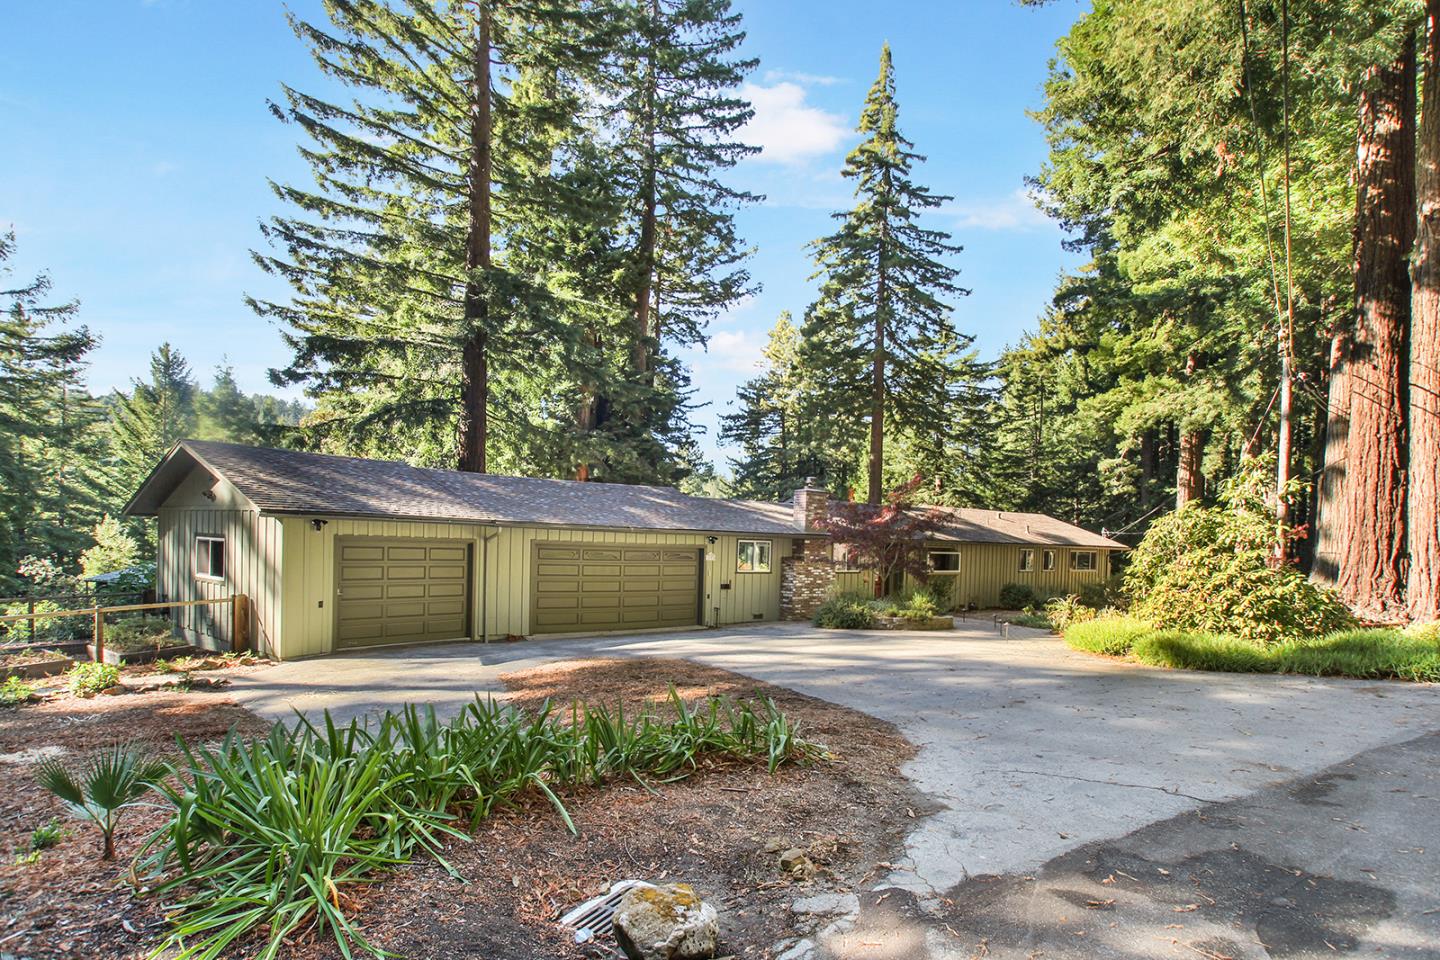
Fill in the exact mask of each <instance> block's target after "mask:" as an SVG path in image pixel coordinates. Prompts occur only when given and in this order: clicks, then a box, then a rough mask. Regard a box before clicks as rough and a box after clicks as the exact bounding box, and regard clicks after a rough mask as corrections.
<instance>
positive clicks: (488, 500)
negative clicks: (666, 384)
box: [126, 440, 1126, 549]
mask: <svg viewBox="0 0 1440 960" xmlns="http://www.w3.org/2000/svg"><path fill="white" fill-rule="evenodd" d="M196 463H198V464H199V465H201V466H202V467H204V468H206V469H208V470H209V471H210V472H212V473H214V474H216V475H218V476H221V477H224V478H225V479H226V480H228V481H229V482H230V483H232V484H233V485H234V486H235V488H236V489H237V490H239V491H240V493H241V494H243V495H244V496H245V497H246V498H247V499H248V500H250V502H251V503H253V504H254V505H255V506H256V508H257V509H259V510H260V511H261V512H262V513H270V514H292V515H293V514H302V515H306V516H319V517H323V516H350V517H384V518H389V519H395V520H436V521H461V522H472V523H487V522H491V523H503V524H544V525H554V526H575V527H602V528H615V529H622V530H687V531H695V532H701V533H737V534H762V535H771V536H795V535H798V534H799V533H800V531H798V530H796V528H795V526H794V522H793V520H792V517H793V512H792V510H791V506H790V504H788V503H763V502H760V501H756V500H719V499H713V498H710V497H692V496H688V495H687V494H684V493H681V492H680V491H679V490H676V489H674V488H673V487H654V486H640V485H631V484H620V483H580V482H577V481H574V480H548V479H541V478H535V477H506V476H500V475H498V474H493V473H461V472H459V471H456V470H433V469H426V468H423V467H412V466H410V465H409V464H406V463H398V462H394V461H389V460H366V459H361V458H359V457H337V456H332V455H330V454H322V453H305V452H302V451H297V450H274V449H270V448H267V447H250V446H245V445H243V444H238V443H219V442H216V441H210V440H185V441H182V442H181V443H180V444H179V445H178V446H177V447H176V449H175V450H174V451H172V452H171V454H170V456H168V457H167V458H166V459H165V460H164V461H163V462H162V463H161V464H160V465H159V466H158V467H157V468H156V469H155V472H154V473H153V474H151V476H150V478H149V479H148V480H146V482H145V485H144V486H143V487H141V489H140V491H139V492H138V493H136V495H135V497H134V499H133V500H131V502H130V504H129V506H128V507H127V508H126V512H127V513H131V514H134V515H139V516H153V515H154V514H155V513H156V511H157V510H158V509H159V507H160V505H161V504H162V503H163V502H164V501H165V500H166V499H167V498H168V497H169V496H170V494H171V493H172V492H173V491H174V490H175V487H176V486H177V485H178V484H179V483H180V481H181V480H183V479H184V477H185V475H186V474H188V473H189V472H190V470H191V469H192V465H193V464H196ZM926 509H938V510H940V511H941V512H942V513H943V514H944V517H945V519H944V520H943V522H942V523H941V524H940V527H939V529H938V530H936V532H935V533H933V534H932V539H934V540H941V541H944V540H949V541H954V542H957V543H1017V544H1037V545H1049V546H1075V547H1109V548H1118V549H1126V548H1125V545H1124V544H1121V543H1117V542H1115V541H1113V540H1109V539H1107V538H1105V537H1102V536H1100V535H1099V534H1097V533H1091V532H1090V531H1088V530H1085V529H1082V528H1081V527H1077V526H1075V525H1074V524H1070V523H1065V522H1064V521H1063V520H1057V519H1055V518H1054V517H1048V516H1046V515H1044V514H1041V513H1007V512H1000V511H995V510H976V509H968V508H963V507H941V508H926ZM813 535H815V534H814V533H813V532H812V536H813ZM821 535H823V534H821Z"/></svg>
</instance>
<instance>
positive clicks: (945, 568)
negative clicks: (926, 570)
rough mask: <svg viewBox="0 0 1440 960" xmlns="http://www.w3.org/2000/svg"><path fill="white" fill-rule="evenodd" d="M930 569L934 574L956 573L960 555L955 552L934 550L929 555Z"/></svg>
mask: <svg viewBox="0 0 1440 960" xmlns="http://www.w3.org/2000/svg"><path fill="white" fill-rule="evenodd" d="M930 569H931V570H933V571H935V572H936V573H958V572H959V570H960V554H959V552H958V551H955V550H936V551H935V552H934V553H932V554H930Z"/></svg>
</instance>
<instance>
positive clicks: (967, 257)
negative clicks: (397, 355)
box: [0, 0, 1084, 467]
mask: <svg viewBox="0 0 1440 960" xmlns="http://www.w3.org/2000/svg"><path fill="white" fill-rule="evenodd" d="M292 6H293V8H294V9H296V10H297V11H298V12H300V13H302V14H304V15H311V14H315V13H316V11H317V8H318V6H319V4H318V2H311V0H296V2H295V3H293V4H292ZM737 6H738V8H739V9H740V10H741V11H742V12H743V13H744V15H745V25H746V29H747V31H748V33H749V37H748V40H747V52H748V53H749V54H750V55H752V56H756V57H759V58H760V66H759V68H758V69H757V70H756V71H755V73H754V74H753V75H752V76H751V78H750V81H749V84H748V87H747V93H748V95H749V96H750V97H751V99H752V101H753V102H754V104H755V106H756V111H757V115H756V119H755V121H754V123H753V124H752V126H751V128H750V129H749V130H747V131H746V139H747V140H748V141H749V142H752V143H756V144H758V145H760V146H762V147H763V148H764V152H762V153H761V154H760V155H759V156H758V157H756V158H754V159H751V160H747V161H746V162H745V163H744V164H742V165H741V167H739V168H737V169H736V170H735V171H734V172H733V180H734V182H735V183H737V184H738V185H741V186H743V187H746V188H748V189H750V190H753V191H755V192H758V193H764V194H766V195H767V196H768V199H767V201H766V202H765V203H764V204H762V205H759V206H756V207H752V208H750V209H748V210H746V211H744V212H743V213H742V214H741V216H740V226H741V230H742V234H743V236H744V237H745V239H746V240H747V241H748V242H749V243H750V244H751V245H753V246H754V247H756V248H757V249H756V254H755V257H754V259H753V261H752V263H751V265H750V266H751V271H752V273H753V274H754V276H755V279H756V280H757V281H758V282H759V283H760V284H762V285H763V289H762V291H761V292H760V293H758V294H757V295H756V296H755V297H753V298H752V299H750V300H748V301H746V302H745V303H742V304H739V305H737V306H736V308H735V309H733V310H732V311H731V312H730V313H729V314H727V315H726V316H724V317H722V318H721V319H720V320H719V321H718V322H717V323H716V324H715V325H714V326H713V328H712V330H711V343H710V349H709V351H708V353H707V354H704V355H698V356H694V357H691V358H690V359H691V360H692V366H693V368H694V380H695V386H696V387H697V388H698V394H697V398H696V399H697V400H698V401H700V402H702V403H706V404H708V406H707V407H705V408H704V409H702V410H700V411H698V412H697V415H696V418H695V419H696V421H697V422H698V423H700V424H701V425H703V426H705V427H707V428H708V430H709V433H708V436H707V438H706V441H705V445H706V449H707V450H708V451H709V452H710V453H711V455H712V456H716V457H717V459H718V462H719V464H720V465H721V466H722V467H723V466H724V454H725V453H726V451H723V450H719V449H717V447H716V445H715V435H714V434H715V419H716V416H717V415H718V414H719V413H720V412H722V411H723V410H724V408H725V405H726V404H727V402H728V401H730V400H731V399H732V398H733V396H734V390H735V387H736V385H737V384H739V383H740V382H742V381H743V380H744V379H746V378H747V377H749V376H753V375H754V372H755V363H756V359H757V358H758V356H759V352H760V349H761V348H762V347H763V346H764V343H765V336H766V332H767V331H768V329H769V327H770V325H771V324H772V323H773V322H774V319H775V316H776V315H777V314H778V313H779V312H780V311H781V310H786V309H788V310H791V311H793V312H794V313H795V314H797V315H798V314H799V313H800V312H801V311H803V310H804V308H805V306H806V304H807V303H808V302H809V300H810V299H811V295H812V291H813V286H812V284H811V282H810V281H809V279H808V277H809V275H810V272H811V267H810V263H809V260H808V259H807V257H806V255H805V251H804V245H805V244H806V243H807V242H808V241H810V240H812V239H814V238H815V237H817V236H820V235H822V234H824V233H826V232H828V231H829V230H830V229H831V220H830V213H831V212H832V211H834V210H838V209H843V208H844V207H846V206H847V205H848V204H849V201H850V189H849V185H848V184H847V183H846V182H845V181H844V180H843V179H842V178H841V177H840V176H839V171H840V166H841V162H842V160H843V159H844V156H845V153H846V152H847V151H848V149H849V148H850V147H851V146H852V145H853V144H854V142H855V139H856V138H855V136H854V134H853V127H854V125H855V121H856V118H857V116H858V113H859V108H860V104H861V101H862V99H863V98H864V95H865V92H866V90H867V89H868V88H869V85H870V83H871V81H872V80H873V79H874V76H875V72H876V66H877V60H878V57H879V51H880V46H881V43H882V42H883V41H885V40H888V41H889V42H890V44H891V47H892V50H893V53H894V58H895V68H896V79H897V85H898V89H899V99H900V108H901V113H900V119H901V125H902V129H903V130H904V131H905V133H906V134H907V135H908V136H909V137H910V139H912V140H913V141H915V143H916V147H917V149H918V150H919V151H920V152H921V153H923V154H925V155H927V156H928V158H929V160H928V162H927V163H926V164H925V165H924V166H923V167H922V168H921V170H920V172H919V179H920V180H921V182H923V183H926V184H928V185H929V186H930V187H931V188H932V189H933V190H935V191H936V192H937V193H945V194H951V195H953V196H954V198H955V199H954V201H953V202H951V203H950V204H949V205H947V207H946V208H945V209H944V210H943V211H939V212H936V213H935V214H934V216H933V218H932V220H931V225H932V226H935V227H938V228H942V229H947V230H950V231H951V232H952V233H953V234H954V236H955V238H956V241H957V242H959V243H961V244H963V245H964V247H965V250H964V252H963V253H961V254H960V255H959V256H958V257H957V258H956V265H957V266H958V267H959V268H960V269H961V282H962V283H964V284H965V285H966V286H968V287H971V288H972V289H973V290H974V293H973V295H972V296H970V297H968V298H965V299H964V300H962V301H961V302H959V303H958V304H957V305H956V312H955V319H956V323H957V326H958V327H959V328H960V329H961V330H962V331H964V332H966V333H970V334H973V335H974V336H975V337H976V338H977V344H978V346H979V347H980V350H981V352H982V354H983V355H984V356H986V357H993V356H994V355H995V354H997V353H998V352H999V351H1000V350H1001V349H1002V348H1003V347H1004V346H1005V344H1007V343H1010V342H1013V341H1014V340H1016V339H1017V337H1018V336H1019V335H1020V333H1021V332H1022V331H1023V330H1025V329H1027V328H1030V327H1032V326H1033V325H1034V322H1035V319H1036V317H1037V316H1038V315H1039V313H1040V311H1041V310H1042V309H1043V307H1044V305H1045V303H1046V302H1047V300H1048V298H1049V295H1050V292H1051V290H1052V288H1053V286H1054V281H1055V278H1056V276H1057V275H1058V274H1059V272H1060V271H1062V270H1063V269H1066V268H1067V267H1071V266H1073V265H1074V264H1075V258H1074V257H1073V256H1072V255H1069V254H1066V253H1065V252H1064V251H1062V250H1061V247H1060V240H1061V235H1060V233H1059V231H1058V230H1057V229H1056V228H1055V227H1054V226H1053V225H1051V224H1050V223H1048V222H1047V221H1046V220H1045V219H1044V218H1043V217H1042V216H1041V215H1040V214H1039V213H1037V212H1036V211H1035V210H1034V208H1033V207H1032V206H1031V205H1030V203H1029V202H1028V200H1027V199H1026V198H1025V195H1024V177H1025V176H1026V175H1027V174H1030V173H1033V172H1034V171H1035V170H1037V169H1038V167H1039V165H1040V163H1041V161H1042V159H1043V158H1044V153H1045V150H1044V141H1043V138H1042V136H1041V132H1040V129H1039V127H1038V126H1037V125H1036V124H1035V122H1034V121H1033V120H1031V119H1029V118H1028V117H1027V116H1026V114H1025V111H1026V110H1027V109H1033V108H1035V107H1037V106H1038V105H1039V104H1040V87H1041V83H1042V82H1043V80H1044V77H1045V71H1046V64H1047V62H1048V60H1049V59H1050V57H1051V56H1052V53H1053V50H1054V43H1055V40H1056V38H1058V37H1059V36H1060V35H1061V34H1063V33H1064V32H1065V31H1066V29H1068V27H1069V25H1070V23H1071V22H1072V21H1073V20H1074V19H1075V18H1076V17H1077V16H1078V15H1079V14H1080V13H1081V12H1082V11H1083V9H1084V4H1083V3H1082V2H1080V0H1058V2H1056V3H1053V4H1050V5H1047V6H1045V7H1042V8H1039V9H1033V8H1021V7H1020V6H1019V5H1018V4H1017V3H1016V2H1015V0H923V2H922V0H899V2H892V3H890V4H888V5H880V4H875V3H873V2H860V0H803V2H802V0H737ZM877 9H883V10H885V11H886V12H884V13H883V14H877V12H876V10H877ZM0 35H3V36H6V37H7V38H9V42H7V44H6V49H5V54H4V56H3V57H0V120H3V125H4V129H5V131H6V138H5V140H6V144H5V148H4V149H3V150H0V228H5V227H7V226H11V225H13V227H14V228H15V230H16V232H17V234H18V240H19V256H18V257H17V258H16V261H15V263H14V265H15V266H16V268H17V272H18V273H19V274H20V276H22V277H24V276H27V275H28V274H31V273H34V272H37V271H39V270H42V269H44V270H48V271H49V272H50V274H51V276H52V279H53V280H54V283H55V289H56V292H57V294H58V295H59V296H62V297H65V298H72V297H73V298H76V299H79V300H80V301H81V307H82V309H81V317H82V318H83V322H84V323H86V324H88V325H89V326H90V327H91V329H92V330H94V331H96V332H98V333H99V334H100V335H101V336H102V338H103V344H102V346H101V347H100V349H99V350H98V351H97V352H96V354H95V356H94V362H93V364H92V366H91V369H90V383H91V386H92V388H93V389H95V390H97V391H102V390H108V389H111V388H114V387H121V386H125V385H126V384H128V382H129V380H130V379H131V378H132V377H135V376H139V375H141V374H142V373H143V371H144V367H145V363H146V358H147V356H148V355H149V352H150V351H151V350H152V349H153V348H154V347H155V346H156V345H158V344H159V343H160V342H161V341H164V340H169V341H170V342H171V343H173V344H175V345H176V347H178V348H179V350H180V351H181V352H182V353H183V354H184V355H185V356H186V357H187V358H188V359H189V360H190V361H191V364H192V365H193V366H194V367H195V369H196V371H197V372H198V373H200V374H201V375H202V377H204V378H207V379H208V376H209V373H210V370H211V369H212V368H213V367H214V366H215V365H216V364H218V363H220V362H221V360H222V358H228V360H229V362H230V363H232V364H233V365H234V367H235V371H236V375H237V377H238V378H239V380H240V382H241V385H242V387H243V388H245V389H248V390H267V391H268V390H271V389H272V388H271V387H270V385H269V383H268V381H267V379H266V371H267V370H268V369H269V368H271V367H275V366H279V365H282V364H283V363H284V362H285V361H286V359H287V353H286V350H285V347H284V345H283V344H282V343H281V341H280V337H279V335H278V333H277V332H276V330H275V329H274V328H273V327H271V326H270V325H269V324H268V323H267V322H266V321H264V320H261V319H259V318H257V317H255V316H254V315H253V314H252V313H251V312H250V311H249V310H248V308H246V306H245V305H244V303H243V302H242V299H241V298H242V295H243V294H245V293H250V294H255V295H260V296H271V297H275V296H281V295H283V293H284V291H283V290H281V289H280V288H279V287H278V285H277V284H276V283H275V281H274V280H272V279H270V278H267V277H265V276H264V275H263V274H261V273H260V272H259V271H258V269H256V268H255V267H254V266H253V265H252V264H251V262H250V258H249V250H250V249H251V248H252V247H255V246H256V245H258V243H259V236H258V231H257V229H256V224H257V222H258V221H259V220H261V219H263V218H264V217H266V216H267V215H269V214H271V213H273V212H275V210H276V205H275V202H274V200H273V198H272V196H271V194H270V192H269V190H268V188H267V186H266V179H267V178H273V179H276V180H292V181H299V180H303V179H304V178H305V176H306V170H305V168H304V167H303V165H302V164H301V162H300V160H299V158H298V157H297V156H296V153H295V146H296V132H295V130H294V129H293V128H290V127H286V126H284V125H282V124H280V123H278V122H276V121H275V120H274V119H273V118H272V117H271V116H270V115H269V114H268V112H267V110H266V101H267V99H269V98H273V97H276V96H277V95H278V90H279V84H280V82H281V81H282V80H283V81H284V82H287V83H291V84H292V85H295V86H298V87H300V88H301V89H309V90H316V89H320V88H322V85H321V84H320V83H319V81H318V80H317V77H316V71H315V69H314V67H313V65H312V63H311V61H310V59H309V56H308V54H307V53H306V52H305V50H304V49H303V48H302V47H301V45H300V44H299V42H298V41H297V40H296V39H295V37H294V35H293V34H292V33H291V32H290V30H289V28H288V27H287V25H286V23H285V20H284V7H283V6H282V5H281V4H279V3H271V2H268V0H267V2H262V0H245V2H240V3H233V2H232V3H225V2H220V0H90V2H74V0H48V2H45V3H14V4H5V5H4V9H3V11H0Z"/></svg>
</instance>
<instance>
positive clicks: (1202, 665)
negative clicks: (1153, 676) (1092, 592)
mask: <svg viewBox="0 0 1440 960" xmlns="http://www.w3.org/2000/svg"><path fill="white" fill-rule="evenodd" d="M1064 636H1065V642H1066V643H1067V644H1069V645H1070V646H1071V647H1074V648H1075V649H1076V650H1084V651H1086V652H1087V653H1097V654H1103V655H1106V656H1112V657H1126V658H1128V659H1131V660H1135V661H1138V662H1140V663H1146V664H1150V665H1152V666H1157V667H1172V668H1177V669H1185V670H1215V671H1222V672H1228V673H1298V674H1306V675H1309V676H1316V677H1356V678H1360V679H1367V680H1376V679H1378V680H1411V681H1418V682H1429V683H1435V682H1440V639H1436V638H1435V637H1434V636H1433V635H1427V634H1422V633H1419V632H1406V631H1402V630H1396V629H1388V628H1385V629H1358V630H1341V631H1337V632H1335V633H1330V634H1326V635H1325V636H1323V637H1316V638H1313V639H1306V640H1292V641H1288V642H1284V643H1277V644H1272V645H1268V646H1262V645H1260V644H1257V643H1252V642H1250V641H1247V640H1241V639H1238V638H1236V637H1228V636H1223V635H1220V634H1213V633H1196V632H1190V631H1185V630H1158V629H1156V628H1154V627H1152V626H1150V625H1149V624H1146V623H1143V622H1141V621H1139V620H1134V619H1131V618H1129V617H1102V618H1100V619H1097V620H1090V621H1087V622H1084V623H1075V624H1071V625H1070V626H1069V627H1067V628H1066V630H1065V634H1064Z"/></svg>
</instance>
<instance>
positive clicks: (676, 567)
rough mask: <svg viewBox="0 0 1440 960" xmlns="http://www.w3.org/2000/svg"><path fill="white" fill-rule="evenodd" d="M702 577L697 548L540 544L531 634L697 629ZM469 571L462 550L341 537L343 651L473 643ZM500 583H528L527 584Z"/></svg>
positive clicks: (338, 629) (467, 554)
mask: <svg viewBox="0 0 1440 960" xmlns="http://www.w3.org/2000/svg"><path fill="white" fill-rule="evenodd" d="M700 569H701V568H700V549H699V548H698V547H665V546H622V545H618V544H617V545H610V544H598V543H597V544H587V543H556V542H553V541H552V542H546V541H539V542H536V543H535V544H534V545H533V547H532V554H531V569H530V571H529V573H530V585H531V597H532V600H531V608H530V631H531V632H532V633H577V632H584V631H591V630H593V631H603V630H641V629H646V628H651V627H682V626H692V625H694V624H696V623H699V622H700ZM471 573H472V570H471V550H470V546H469V545H468V544H467V543H464V542H456V541H453V540H449V541H447V540H386V539H380V538H377V537H340V538H338V539H337V540H336V561H335V587H336V591H335V647H336V649H347V648H353V647H367V646H375V645H379V644H390V643H429V642H433V641H437V640H456V639H460V638H462V637H467V636H469V635H470V609H471V603H470V590H471V587H470V584H471ZM515 573H517V574H518V573H519V571H515ZM501 583H502V585H505V586H502V589H517V590H518V588H519V587H520V585H521V584H520V577H519V576H515V577H513V579H512V578H510V577H505V576H502V577H501Z"/></svg>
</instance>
